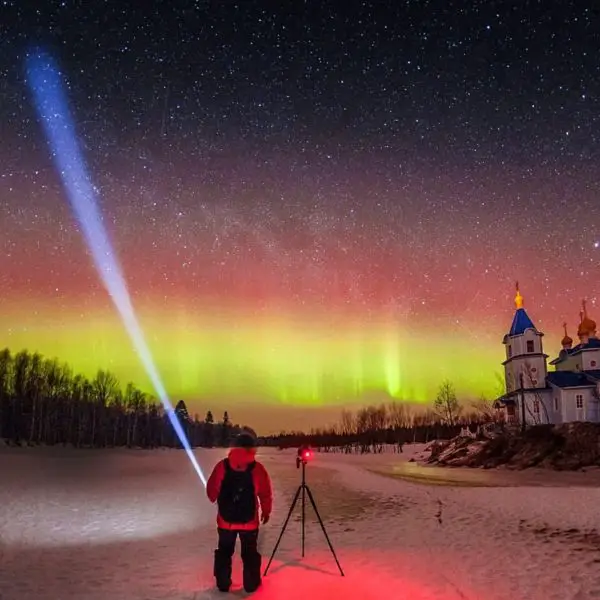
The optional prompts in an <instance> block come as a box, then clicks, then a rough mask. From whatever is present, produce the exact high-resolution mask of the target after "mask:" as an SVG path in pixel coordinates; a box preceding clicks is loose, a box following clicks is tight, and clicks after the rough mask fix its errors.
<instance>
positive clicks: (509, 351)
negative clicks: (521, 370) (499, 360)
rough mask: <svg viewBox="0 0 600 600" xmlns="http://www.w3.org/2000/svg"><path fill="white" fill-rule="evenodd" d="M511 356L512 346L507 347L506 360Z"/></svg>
mask: <svg viewBox="0 0 600 600" xmlns="http://www.w3.org/2000/svg"><path fill="white" fill-rule="evenodd" d="M511 356H512V346H509V347H508V358H510V357H511Z"/></svg>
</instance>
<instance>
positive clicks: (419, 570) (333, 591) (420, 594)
mask: <svg viewBox="0 0 600 600" xmlns="http://www.w3.org/2000/svg"><path fill="white" fill-rule="evenodd" d="M334 543H335V542H334ZM263 553H266V551H264V550H263ZM267 558H268V557H265V556H263V569H264V566H265V564H266V563H265V560H266V559H267ZM339 559H340V562H341V564H342V567H343V569H344V572H345V573H346V577H341V576H340V574H339V572H338V571H337V567H336V565H335V562H334V560H333V557H332V556H331V554H330V553H329V551H328V550H327V549H322V548H319V549H318V550H314V551H313V550H309V551H308V556H307V558H306V559H303V560H300V559H299V558H298V559H295V558H292V557H291V556H289V558H288V557H286V561H285V562H283V561H282V560H275V561H274V562H273V565H272V566H271V569H270V571H269V574H268V575H267V576H266V577H264V578H263V585H262V586H261V587H260V588H259V589H258V590H257V591H256V592H255V593H254V594H253V597H257V598H259V599H261V600H281V599H283V598H285V600H306V599H307V598H308V597H310V598H311V600H331V599H332V598H345V600H388V599H392V598H393V599H394V600H464V599H465V598H468V599H471V598H477V599H478V600H486V595H485V594H484V593H482V592H481V591H480V590H474V589H473V588H472V587H471V586H470V585H469V584H467V583H465V582H463V581H461V579H460V576H459V575H458V574H457V573H456V572H450V573H447V574H442V572H441V570H440V567H439V566H436V565H433V564H426V563H424V562H423V557H422V556H421V557H420V558H417V557H415V556H414V555H412V554H411V553H408V552H406V551H402V552H399V551H397V550H394V549H390V552H389V553H381V552H380V551H376V550H375V551H373V552H371V551H366V550H365V551H360V550H351V551H348V550H341V549H340V552H339ZM202 560H204V557H202ZM194 562H195V561H194V560H193V559H191V557H190V558H188V559H187V565H188V568H190V572H189V573H188V574H187V576H185V578H184V579H181V571H182V570H181V569H180V571H179V586H178V588H177V589H178V591H182V592H184V591H185V592H186V593H200V594H202V593H209V592H210V591H211V590H213V589H215V588H214V583H213V580H212V574H211V573H210V572H209V569H207V568H206V567H205V566H203V567H202V569H201V570H200V571H201V572H200V573H198V572H197V571H196V573H195V574H194V575H192V573H194V568H193V565H194ZM196 562H197V564H200V563H201V560H198V557H197V558H196ZM211 567H212V565H211ZM194 576H195V585H194V583H193V581H192V580H193V577H194ZM241 580H242V564H241V560H240V558H239V556H237V555H236V556H235V557H234V562H233V586H232V588H231V592H232V593H233V594H234V595H235V594H236V593H238V592H241V591H242V590H243V588H242V581H241ZM507 597H508V596H507Z"/></svg>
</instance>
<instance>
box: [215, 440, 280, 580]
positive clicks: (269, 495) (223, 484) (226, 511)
mask: <svg viewBox="0 0 600 600" xmlns="http://www.w3.org/2000/svg"><path fill="white" fill-rule="evenodd" d="M206 495H207V496H208V499H209V500H210V501H211V502H213V503H214V502H217V504H218V507H219V511H218V514H217V531H218V532H219V547H218V549H217V550H215V567H214V576H215V579H216V582H217V587H218V589H219V590H220V591H222V592H228V591H229V588H230V587H231V562H232V557H233V553H234V552H235V542H236V539H237V536H238V535H239V536H240V543H241V546H242V552H241V554H242V562H243V565H244V569H243V580H244V589H245V590H246V592H254V591H256V590H257V589H258V587H259V586H260V584H261V573H260V569H261V561H262V557H261V555H260V554H259V552H258V548H257V544H258V527H259V510H258V509H259V503H260V513H261V521H262V522H263V523H267V522H268V521H269V518H270V516H271V510H272V508H273V492H272V488H271V479H270V477H269V474H268V473H267V470H266V469H265V468H264V466H263V465H262V464H261V463H259V462H257V461H256V440H255V438H254V436H252V435H251V434H250V433H241V434H240V435H238V437H237V438H236V440H235V447H234V448H232V449H231V450H230V451H229V456H228V457H227V458H226V459H224V460H222V461H220V462H218V463H217V464H216V466H215V468H214V470H213V472H212V473H211V476H210V477H209V478H208V482H207V484H206ZM257 500H258V502H257Z"/></svg>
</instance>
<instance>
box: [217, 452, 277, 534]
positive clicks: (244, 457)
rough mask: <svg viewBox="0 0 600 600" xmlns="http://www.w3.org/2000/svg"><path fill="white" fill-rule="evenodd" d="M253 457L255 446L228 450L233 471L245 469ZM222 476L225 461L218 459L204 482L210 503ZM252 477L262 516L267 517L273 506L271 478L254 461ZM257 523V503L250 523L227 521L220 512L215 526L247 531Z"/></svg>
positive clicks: (218, 491)
mask: <svg viewBox="0 0 600 600" xmlns="http://www.w3.org/2000/svg"><path fill="white" fill-rule="evenodd" d="M255 457H256V449H255V448H232V449H231V450H230V451H229V457H228V458H229V464H230V466H231V468H232V469H234V470H235V471H245V470H246V468H247V467H248V465H249V464H250V463H251V462H253V461H255V460H256V458H255ZM224 477H225V463H224V461H219V462H218V463H217V464H216V465H215V468H214V469H213V472H212V473H211V475H210V477H209V478H208V482H207V484H206V495H207V496H208V499H209V500H210V501H211V502H212V503H215V502H216V501H217V499H218V498H219V493H220V491H221V483H222V482H223V478H224ZM252 479H253V481H254V491H255V493H256V496H257V498H258V500H259V502H260V510H261V513H262V515H263V518H265V517H269V516H270V515H271V510H272V508H273V490H272V488H271V479H270V477H269V474H268V473H267V470H266V469H265V468H264V466H263V465H262V464H261V463H259V462H256V465H255V467H254V470H253V471H252ZM259 523H260V521H259V518H258V505H257V507H256V515H255V516H254V519H253V520H252V521H250V523H228V522H227V521H225V519H223V517H221V515H220V514H218V515H217V527H219V528H220V529H238V530H246V531H248V530H253V529H257V528H258V526H259Z"/></svg>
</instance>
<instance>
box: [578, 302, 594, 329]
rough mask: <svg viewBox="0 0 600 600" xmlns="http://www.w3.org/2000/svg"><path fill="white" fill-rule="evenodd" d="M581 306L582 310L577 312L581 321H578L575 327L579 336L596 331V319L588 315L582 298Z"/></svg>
mask: <svg viewBox="0 0 600 600" xmlns="http://www.w3.org/2000/svg"><path fill="white" fill-rule="evenodd" d="M581 308H582V311H581V312H580V313H579V316H580V318H581V323H579V327H578V328H577V335H578V336H579V337H581V336H584V335H590V334H591V333H594V332H595V331H596V321H594V320H593V319H590V318H589V317H588V314H587V306H586V301H585V300H582V302H581Z"/></svg>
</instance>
